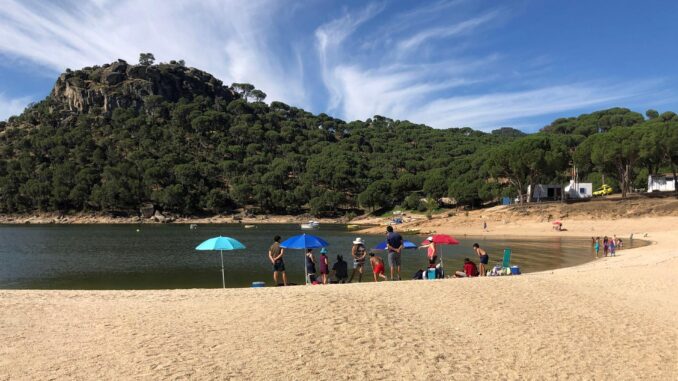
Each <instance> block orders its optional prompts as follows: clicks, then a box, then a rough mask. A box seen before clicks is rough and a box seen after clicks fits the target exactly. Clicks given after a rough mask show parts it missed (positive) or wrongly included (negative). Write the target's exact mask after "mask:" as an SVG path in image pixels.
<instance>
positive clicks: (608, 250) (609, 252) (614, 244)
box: [591, 235, 624, 258]
mask: <svg viewBox="0 0 678 381" xmlns="http://www.w3.org/2000/svg"><path fill="white" fill-rule="evenodd" d="M591 243H592V244H593V250H594V251H595V252H596V258H598V256H599V254H600V249H601V240H600V237H591ZM622 248H624V242H623V241H622V240H621V238H617V236H616V235H615V236H613V237H612V238H608V236H605V237H603V240H602V249H603V257H608V256H609V257H614V256H615V255H616V253H617V250H621V249H622Z"/></svg>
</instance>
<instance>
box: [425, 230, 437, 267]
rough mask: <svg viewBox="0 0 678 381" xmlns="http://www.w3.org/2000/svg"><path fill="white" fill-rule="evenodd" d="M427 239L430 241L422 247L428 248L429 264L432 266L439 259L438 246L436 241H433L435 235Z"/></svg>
mask: <svg viewBox="0 0 678 381" xmlns="http://www.w3.org/2000/svg"><path fill="white" fill-rule="evenodd" d="M426 241H427V242H428V243H427V244H426V245H424V246H422V248H426V249H427V251H426V256H427V257H428V265H429V267H431V265H435V264H436V260H437V259H438V247H437V246H436V244H435V242H433V237H428V238H426Z"/></svg>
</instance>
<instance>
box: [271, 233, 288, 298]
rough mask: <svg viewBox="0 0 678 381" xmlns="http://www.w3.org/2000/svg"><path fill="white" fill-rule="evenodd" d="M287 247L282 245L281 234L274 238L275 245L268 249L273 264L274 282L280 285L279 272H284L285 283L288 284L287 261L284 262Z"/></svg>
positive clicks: (283, 279)
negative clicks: (284, 247)
mask: <svg viewBox="0 0 678 381" xmlns="http://www.w3.org/2000/svg"><path fill="white" fill-rule="evenodd" d="M283 255H285V249H283V248H282V247H280V236H279V235H277V236H275V237H274V238H273V245H271V248H270V249H268V259H270V260H271V263H272V264H273V283H275V284H276V286H277V285H278V273H282V281H283V285H285V286H287V274H285V262H283Z"/></svg>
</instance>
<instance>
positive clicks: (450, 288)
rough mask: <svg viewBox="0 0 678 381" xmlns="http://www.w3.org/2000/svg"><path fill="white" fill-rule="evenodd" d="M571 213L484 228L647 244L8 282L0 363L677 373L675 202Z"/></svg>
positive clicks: (361, 375)
mask: <svg viewBox="0 0 678 381" xmlns="http://www.w3.org/2000/svg"><path fill="white" fill-rule="evenodd" d="M434 222H435V223H438V222H440V221H437V222H436V221H434ZM566 227H567V228H569V229H568V231H567V232H553V231H552V230H550V227H549V226H548V225H547V224H544V223H536V222H527V221H526V222H524V223H523V224H522V225H521V224H520V223H519V222H516V223H514V224H505V225H503V226H499V225H498V226H492V225H491V226H490V229H491V232H490V233H488V234H492V235H500V236H501V235H525V234H529V235H534V236H544V235H553V234H567V235H571V236H590V235H594V234H592V233H593V232H596V233H595V235H603V234H609V235H611V234H617V235H618V236H620V237H628V236H629V235H630V233H635V234H636V236H637V237H638V238H643V236H644V235H645V234H647V237H644V239H648V240H651V241H653V244H652V245H650V246H646V247H642V248H638V249H633V250H622V251H619V252H618V256H617V257H614V258H603V259H599V260H596V261H593V262H590V263H587V264H584V265H581V266H577V267H571V268H566V269H559V270H554V271H548V272H541V273H532V274H526V275H523V276H519V277H498V278H475V279H448V280H438V281H404V282H392V283H391V282H386V283H379V284H372V283H368V284H351V285H339V286H309V287H289V288H266V289H229V290H166V291H31V290H28V291H0V342H2V343H3V345H2V346H0V379H48V378H69V379H121V378H122V379H163V380H164V379H185V378H189V379H266V380H270V379H273V380H276V379H280V380H287V379H306V378H318V379H356V380H357V379H384V380H385V379H469V378H483V379H573V378H574V379H662V380H663V379H676V377H677V376H678V295H677V294H678V293H677V290H678V280H677V279H676V278H677V275H678V250H676V248H675V245H674V242H675V237H677V236H678V218H676V217H658V218H648V219H640V218H638V219H618V220H614V221H610V222H604V223H603V222H600V221H592V220H580V221H568V222H566ZM435 228H436V230H438V231H441V232H450V233H454V234H464V233H468V234H477V231H476V229H477V228H476V227H475V226H474V227H473V228H468V229H466V230H465V229H464V228H463V227H460V226H456V225H455V224H453V223H451V222H448V223H447V225H446V224H444V223H442V224H441V225H440V226H436V227H435Z"/></svg>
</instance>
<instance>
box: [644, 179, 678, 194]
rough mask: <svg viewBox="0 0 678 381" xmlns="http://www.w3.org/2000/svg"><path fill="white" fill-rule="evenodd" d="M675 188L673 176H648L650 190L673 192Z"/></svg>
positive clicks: (648, 189) (648, 188)
mask: <svg viewBox="0 0 678 381" xmlns="http://www.w3.org/2000/svg"><path fill="white" fill-rule="evenodd" d="M675 190H676V184H675V183H674V182H673V177H672V176H671V177H668V176H661V175H655V176H652V175H650V176H648V177H647V191H648V192H673V191H675Z"/></svg>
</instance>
